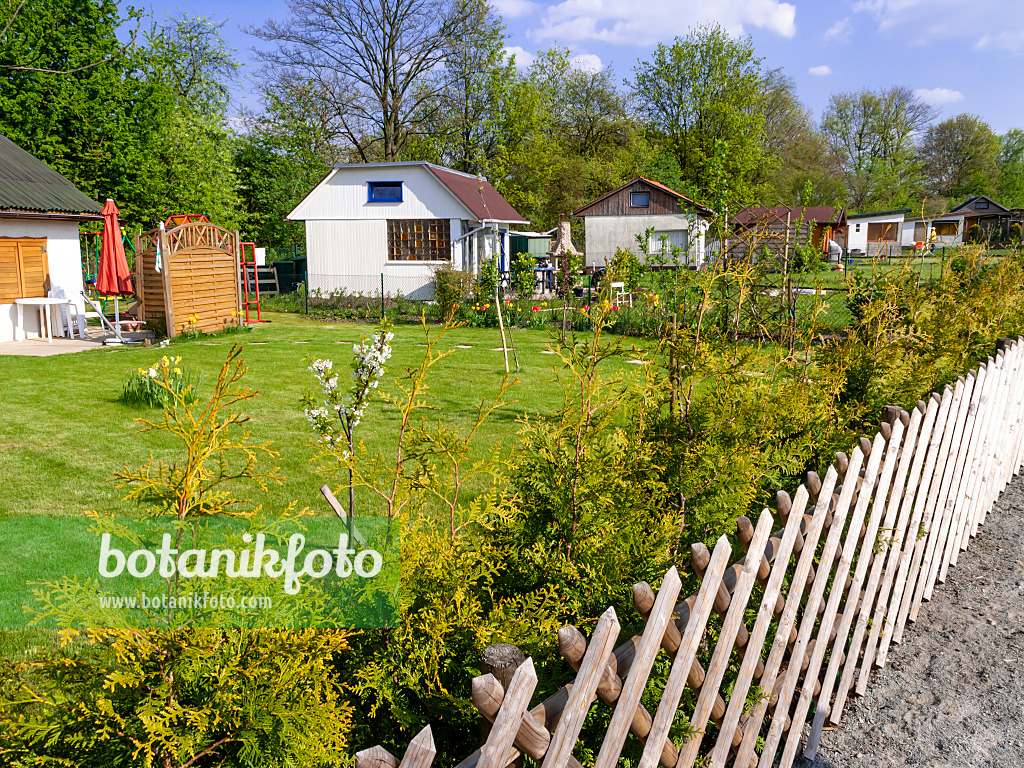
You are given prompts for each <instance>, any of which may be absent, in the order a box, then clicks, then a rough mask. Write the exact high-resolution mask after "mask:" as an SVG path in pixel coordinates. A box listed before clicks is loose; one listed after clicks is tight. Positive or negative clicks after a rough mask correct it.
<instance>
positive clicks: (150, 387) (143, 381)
mask: <svg viewBox="0 0 1024 768" xmlns="http://www.w3.org/2000/svg"><path fill="white" fill-rule="evenodd" d="M200 380H201V377H200V376H198V375H196V374H192V373H186V372H185V371H183V370H182V368H181V358H180V357H167V356H164V357H161V358H160V360H159V361H158V362H156V363H154V364H153V365H152V366H150V367H149V368H139V369H138V370H135V371H130V372H129V373H128V377H127V378H126V379H125V382H124V389H123V391H122V392H121V401H122V402H123V403H125V404H126V405H132V406H135V407H136V408H143V407H146V408H156V407H160V408H163V407H164V406H167V405H170V403H171V402H172V401H173V399H174V397H173V396H174V395H175V394H177V395H181V396H182V398H183V399H184V401H185V402H186V403H194V402H195V401H196V399H197V395H196V391H195V390H196V387H197V386H198V385H199V382H200Z"/></svg>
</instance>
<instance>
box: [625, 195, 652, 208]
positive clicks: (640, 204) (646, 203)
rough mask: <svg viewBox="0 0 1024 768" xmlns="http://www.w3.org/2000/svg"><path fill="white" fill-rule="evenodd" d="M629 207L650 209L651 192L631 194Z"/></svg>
mask: <svg viewBox="0 0 1024 768" xmlns="http://www.w3.org/2000/svg"><path fill="white" fill-rule="evenodd" d="M629 205H630V207H631V208H650V207H651V193H650V192H630V193H629Z"/></svg>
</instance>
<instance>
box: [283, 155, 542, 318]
mask: <svg viewBox="0 0 1024 768" xmlns="http://www.w3.org/2000/svg"><path fill="white" fill-rule="evenodd" d="M287 218H288V219H289V220H290V221H304V222H305V223H306V251H307V257H308V262H307V266H306V268H307V273H308V280H309V289H310V290H311V291H320V292H321V293H323V294H330V293H335V292H340V291H345V292H347V293H362V294H364V295H369V294H378V295H379V294H380V292H381V290H382V284H383V290H384V292H385V293H386V294H388V295H395V294H401V295H403V296H405V297H406V298H410V299H429V298H431V296H432V288H431V277H432V274H433V270H434V268H435V267H437V266H439V265H442V264H453V265H454V266H455V267H456V268H458V269H461V270H463V271H466V272H469V273H470V274H477V273H478V271H479V269H480V265H481V264H483V263H484V262H485V261H487V260H489V259H491V258H495V257H496V258H497V259H498V262H499V267H500V268H501V269H502V271H507V269H508V255H509V251H510V248H509V229H510V228H511V226H512V225H514V224H528V223H529V222H528V221H527V220H526V219H524V218H523V216H522V215H520V214H519V213H518V212H517V211H516V210H515V208H513V207H512V206H511V205H509V203H508V201H507V200H505V198H504V197H502V196H501V195H500V194H499V193H498V191H497V190H496V189H495V188H494V187H493V186H491V184H490V182H488V181H486V180H485V179H482V178H480V177H478V176H474V175H472V174H469V173H462V172H460V171H453V170H451V169H450V168H442V167H441V166H438V165H434V164H432V163H425V162H401V163H364V164H342V165H336V166H335V167H334V168H333V169H332V170H331V172H330V173H328V174H327V176H326V177H325V178H324V180H323V181H321V182H320V183H319V184H318V185H317V186H316V187H315V188H314V189H313V190H312V191H311V192H310V193H309V194H308V195H306V197H305V198H304V199H303V200H302V202H300V203H299V204H298V205H297V206H296V207H295V209H294V210H293V211H292V212H291V213H289V214H288V217H287Z"/></svg>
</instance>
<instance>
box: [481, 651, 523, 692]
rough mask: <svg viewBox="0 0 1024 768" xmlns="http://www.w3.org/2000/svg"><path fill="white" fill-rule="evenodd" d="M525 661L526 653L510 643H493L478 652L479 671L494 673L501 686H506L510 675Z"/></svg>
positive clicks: (510, 677) (510, 678)
mask: <svg viewBox="0 0 1024 768" xmlns="http://www.w3.org/2000/svg"><path fill="white" fill-rule="evenodd" d="M525 661H526V654H525V653H523V652H522V651H521V650H519V649H518V648H517V647H516V646H514V645H512V644H511V643H495V644H494V645H489V646H487V647H486V648H484V651H483V653H481V654H480V671H481V672H483V673H484V674H485V675H486V674H492V675H494V678H495V680H497V681H498V682H499V683H501V686H502V688H508V684H509V683H510V682H511V681H512V675H514V674H515V671H516V670H517V669H519V667H520V665H522V664H523V662H525Z"/></svg>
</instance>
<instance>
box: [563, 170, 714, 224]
mask: <svg viewBox="0 0 1024 768" xmlns="http://www.w3.org/2000/svg"><path fill="white" fill-rule="evenodd" d="M638 181H642V182H644V184H650V185H651V186H652V187H656V188H657V189H660V190H661V191H662V192H666V193H668V194H670V195H672V197H674V198H676V199H677V200H682V201H683V202H685V203H687V204H689V205H691V206H693V208H694V209H696V211H697V213H699V214H701V215H702V216H708V217H711V216H714V215H715V212H714V211H712V210H711V209H710V208H708V207H706V206H703V205H701V204H700V203H695V202H694V201H693V200H691V199H690V198H688V197H687V196H686V195H681V194H679V193H678V192H676V191H675V190H674V189H671V188H669V187H666V186H665V185H664V184H661V183H659V182H657V181H651V180H650V179H648V178H645V177H644V176H637V177H636V178H635V179H631V180H630V181H627V182H626V183H625V184H623V185H621V186H618V187H616V188H615V189H613V190H612V191H611V192H605V193H604V194H603V195H601V196H600V197H596V198H594V199H593V200H591V201H590V202H589V203H587V204H586V205H582V206H580V207H579V208H577V209H576V210H575V211H573V212H572V215H573V216H579V215H580V214H581V213H582V212H583V211H585V210H586V209H587V208H589V207H590V206H592V205H596V204H597V203H599V202H601V201H602V200H604V199H606V198H608V197H611V196H612V195H614V194H615V193H617V192H621V191H622V190H624V189H625V188H626V187H628V186H630V185H632V184H636V183H637V182H638Z"/></svg>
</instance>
